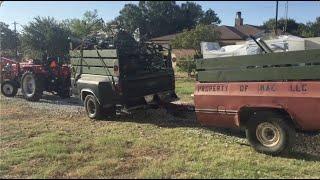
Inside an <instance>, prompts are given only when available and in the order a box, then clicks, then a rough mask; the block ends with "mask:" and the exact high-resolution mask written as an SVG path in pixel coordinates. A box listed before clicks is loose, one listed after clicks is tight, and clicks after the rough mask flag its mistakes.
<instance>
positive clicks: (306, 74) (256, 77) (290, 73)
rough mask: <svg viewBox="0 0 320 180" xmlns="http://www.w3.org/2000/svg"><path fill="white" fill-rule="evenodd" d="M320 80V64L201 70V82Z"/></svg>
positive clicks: (199, 78) (199, 73) (199, 79)
mask: <svg viewBox="0 0 320 180" xmlns="http://www.w3.org/2000/svg"><path fill="white" fill-rule="evenodd" d="M278 80H320V66H296V67H280V68H260V69H255V68H253V69H245V70H240V69H238V70H210V71H199V72H198V81H200V82H237V81H278Z"/></svg>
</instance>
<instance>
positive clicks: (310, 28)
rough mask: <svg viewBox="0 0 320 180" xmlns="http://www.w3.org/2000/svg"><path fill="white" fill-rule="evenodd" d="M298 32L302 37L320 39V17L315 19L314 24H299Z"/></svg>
mask: <svg viewBox="0 0 320 180" xmlns="http://www.w3.org/2000/svg"><path fill="white" fill-rule="evenodd" d="M299 32H300V33H301V35H302V36H303V37H320V17H317V18H316V20H315V22H307V23H306V24H305V25H304V24H301V25H300V27H299Z"/></svg>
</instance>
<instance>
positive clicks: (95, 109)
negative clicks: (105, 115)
mask: <svg viewBox="0 0 320 180" xmlns="http://www.w3.org/2000/svg"><path fill="white" fill-rule="evenodd" d="M84 107H85V109H86V112H87V115H88V117H89V118H90V119H101V118H102V113H101V110H102V107H101V105H100V104H99V102H98V100H97V98H96V97H94V96H93V95H87V96H86V98H85V100H84Z"/></svg>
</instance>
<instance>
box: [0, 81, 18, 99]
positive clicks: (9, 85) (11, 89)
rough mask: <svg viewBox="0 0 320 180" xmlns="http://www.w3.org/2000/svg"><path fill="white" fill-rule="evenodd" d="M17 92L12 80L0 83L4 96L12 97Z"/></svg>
mask: <svg viewBox="0 0 320 180" xmlns="http://www.w3.org/2000/svg"><path fill="white" fill-rule="evenodd" d="M17 92H18V87H17V86H16V85H15V83H13V82H12V81H6V82H4V83H2V84H1V93H2V94H3V95H4V96H6V97H14V96H15V95H16V94H17Z"/></svg>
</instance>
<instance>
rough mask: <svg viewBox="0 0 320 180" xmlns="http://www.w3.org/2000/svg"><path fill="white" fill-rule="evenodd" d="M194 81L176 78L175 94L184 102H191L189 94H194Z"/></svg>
mask: <svg viewBox="0 0 320 180" xmlns="http://www.w3.org/2000/svg"><path fill="white" fill-rule="evenodd" d="M194 87H195V79H194V78H188V77H179V78H176V93H177V95H178V96H179V98H180V99H181V101H184V102H193V97H192V96H191V94H193V92H194Z"/></svg>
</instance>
